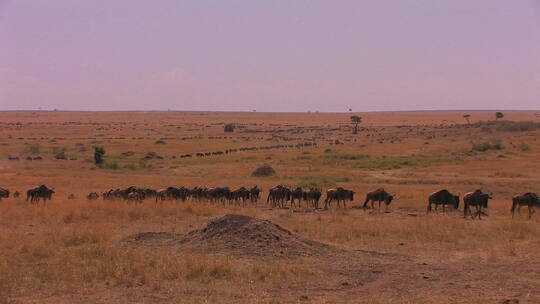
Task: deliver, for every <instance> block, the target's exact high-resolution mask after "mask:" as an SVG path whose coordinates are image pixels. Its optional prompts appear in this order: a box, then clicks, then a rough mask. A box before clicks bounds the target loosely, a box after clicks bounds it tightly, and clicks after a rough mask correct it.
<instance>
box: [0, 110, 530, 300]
mask: <svg viewBox="0 0 540 304" xmlns="http://www.w3.org/2000/svg"><path fill="white" fill-rule="evenodd" d="M506 114H507V117H508V118H509V119H515V120H521V121H527V120H533V119H534V116H533V114H532V113H528V112H516V113H512V112H509V113H506ZM482 115H484V114H482V113H478V114H476V115H474V116H475V117H478V119H482V117H483V116H482ZM461 116H462V115H460V114H459V113H457V114H456V113H452V112H448V113H400V114H396V113H379V114H366V115H365V117H364V121H365V125H366V126H368V127H369V128H372V131H368V132H364V133H362V134H360V135H358V136H353V135H352V134H350V126H349V125H348V124H347V121H348V118H347V115H339V114H335V115H329V114H328V115H323V114H295V115H293V114H283V115H270V114H216V113H191V114H188V113H147V114H142V113H132V114H125V113H102V114H89V113H71V114H70V116H66V115H65V114H63V113H35V114H33V113H30V112H21V113H17V112H14V113H0V118H1V121H3V123H2V124H1V125H0V127H1V129H0V131H1V133H0V144H1V145H0V156H1V157H2V160H0V170H1V172H2V177H3V179H2V181H1V182H2V184H1V185H0V187H7V188H9V189H11V190H12V191H14V190H19V191H20V192H24V190H25V189H27V188H29V187H32V186H35V185H36V184H41V183H45V184H47V185H51V186H53V187H55V188H56V190H57V194H56V198H55V199H54V200H53V201H52V202H50V203H48V204H47V205H46V206H31V205H28V204H27V203H25V202H24V198H19V199H13V198H9V199H7V200H4V201H2V202H1V203H0V231H1V233H0V274H1V275H0V303H2V302H5V303H27V302H40V303H44V302H51V303H59V302H65V303H71V302H78V303H82V302H84V303H104V302H118V303H125V302H167V303H168V302H189V303H192V302H193V303H199V302H200V303H203V302H227V303H238V302H245V303H252V302H261V303H282V302H297V301H301V302H308V303H345V302H351V303H357V302H361V303H446V302H448V299H452V301H451V302H454V303H482V301H483V300H485V299H486V298H489V299H490V300H493V301H499V302H500V301H502V300H504V299H506V298H519V299H520V300H521V302H520V303H534V301H537V300H539V299H538V295H536V297H535V296H534V292H535V291H538V286H540V281H539V279H538V277H537V276H535V274H534V273H535V272H536V273H537V271H535V270H534V269H531V267H532V268H534V267H538V266H539V263H538V262H536V261H538V260H539V258H540V256H539V254H538V252H540V241H539V240H540V220H539V217H538V216H539V214H538V213H537V214H535V215H534V216H535V217H534V218H533V219H532V220H526V218H525V214H526V212H523V213H524V214H523V215H522V216H519V217H518V218H516V219H515V220H512V219H511V218H510V216H509V208H510V201H509V198H510V197H511V196H512V195H514V194H516V193H521V192H526V191H536V192H538V191H539V190H538V189H537V185H538V184H539V181H540V171H539V170H538V168H539V167H540V161H539V159H540V158H539V156H540V155H539V153H538V151H540V149H539V148H540V142H538V140H537V139H538V138H539V137H538V136H539V135H540V133H538V132H539V131H534V130H532V131H531V130H527V131H523V132H520V131H516V132H513V133H512V138H506V137H505V136H504V132H505V131H504V130H502V131H499V130H497V129H496V128H494V129H493V130H492V131H491V132H490V133H489V134H488V135H489V137H484V136H485V134H484V133H485V132H484V131H482V130H481V128H480V127H478V128H475V127H471V126H451V124H452V123H451V121H453V120H455V121H457V122H458V123H461V121H460V117H461ZM485 116H486V117H490V116H492V113H486V114H485ZM512 116H514V117H512ZM67 121H72V122H73V121H76V122H78V123H77V124H69V125H67V124H65V123H66V122H67ZM17 122H20V123H21V124H20V125H17V124H15V123H17ZM113 122H114V123H113ZM229 122H234V123H235V124H236V125H237V126H238V128H237V130H236V131H235V132H234V133H227V134H225V133H224V132H223V126H224V123H229ZM30 123H32V124H30ZM408 124H411V125H412V124H414V125H420V126H418V127H414V128H410V127H399V128H398V127H395V126H398V125H408ZM439 124H442V126H439ZM392 126H394V127H392ZM297 127H304V128H305V129H304V130H303V131H302V129H296V131H295V128H297ZM308 127H325V128H327V127H328V129H327V130H326V129H325V130H320V131H306V129H307V128H308ZM245 129H253V130H259V131H261V132H259V133H246V132H242V130H245ZM275 130H283V131H280V132H276V131H275ZM298 130H300V131H298ZM275 135H279V136H286V137H290V138H296V139H295V140H285V139H276V137H275ZM368 135H369V136H368ZM182 137H185V138H191V139H182ZM210 137H212V138H210ZM215 137H224V138H218V139H215ZM225 137H226V138H225ZM313 137H315V138H318V139H316V141H317V142H318V144H319V145H318V147H316V148H303V149H296V148H294V149H287V150H283V149H277V150H263V151H251V152H239V153H235V154H230V155H225V156H211V157H205V158H197V157H193V158H190V159H180V158H178V156H179V155H181V154H184V153H195V152H204V151H222V150H225V149H229V148H240V147H251V146H263V145H271V144H280V143H296V142H302V141H306V140H309V139H310V138H313ZM395 138H399V142H398V141H394V140H395ZM426 138H429V139H426ZM489 138H500V139H501V140H502V141H503V142H504V149H502V150H500V151H486V152H482V153H480V154H474V153H470V147H471V142H472V141H475V140H476V139H478V140H479V141H484V140H488V139H489ZM327 139H339V140H340V141H342V142H344V143H345V144H344V145H330V144H329V142H328V141H327ZM158 140H161V141H164V142H166V144H158V145H156V144H155V143H156V141H158ZM380 140H383V142H382V143H380ZM392 141H394V142H392ZM426 141H429V144H426V143H425V142H426ZM518 143H526V144H527V145H528V146H529V147H530V149H527V150H526V151H524V150H523V149H520V148H519V144H518ZM96 144H99V145H102V146H104V147H105V148H106V150H107V154H106V155H105V159H106V160H107V161H108V162H110V163H113V162H115V163H116V164H117V166H115V168H108V169H107V168H95V166H93V164H92V163H91V159H92V149H91V147H92V146H93V145H96ZM514 146H515V147H514ZM82 147H85V148H84V149H83V148H82ZM329 148H330V149H331V151H330V152H325V150H326V149H329ZM58 151H65V154H66V156H67V158H68V159H69V158H76V160H56V159H54V154H55V152H58ZM127 151H133V155H131V154H129V153H128V154H126V155H127V156H126V155H123V154H122V153H123V152H127ZM151 151H152V152H156V153H157V154H158V155H162V156H164V159H162V160H149V161H143V160H141V158H142V157H143V156H144V155H146V153H148V152H151ZM8 155H17V156H20V158H21V160H20V161H8V160H7V156H8ZM27 155H40V156H42V157H43V158H44V160H42V161H26V160H24V158H25V157H26V156H27ZM501 155H502V156H501ZM172 156H176V158H172ZM262 163H268V164H269V165H271V166H272V167H273V168H275V169H276V172H277V175H276V176H272V177H251V176H250V175H251V173H252V171H253V170H254V169H255V168H256V167H257V166H259V165H260V164H262ZM277 183H284V184H287V185H290V186H296V185H299V186H304V187H310V186H317V187H321V188H325V187H333V186H338V185H339V186H343V187H348V188H352V189H354V190H355V191H356V192H357V193H358V195H357V198H356V202H355V203H354V205H360V204H361V203H362V201H363V193H365V192H367V191H368V190H373V189H374V188H376V187H381V186H382V187H385V188H386V189H388V190H389V191H390V192H392V193H397V194H398V197H397V199H396V201H395V202H394V203H393V204H392V205H391V209H390V210H391V212H389V213H384V212H383V211H382V210H381V211H363V210H360V209H355V208H350V207H351V206H352V205H349V206H348V207H349V208H347V209H345V210H344V209H332V210H330V211H326V212H310V210H308V209H299V210H296V212H292V211H291V210H269V209H268V208H267V207H266V206H265V205H264V204H262V203H261V204H259V205H258V206H250V207H238V206H221V205H217V204H209V203H196V202H187V203H174V202H165V203H164V204H162V205H155V203H154V202H152V201H147V202H145V203H143V204H141V205H139V204H130V205H127V204H125V203H122V202H103V201H101V200H99V201H94V202H89V201H86V200H85V199H82V198H83V197H84V196H85V195H86V194H87V193H88V192H90V191H102V190H105V189H108V188H111V187H112V188H117V187H125V186H129V185H140V186H148V187H154V188H162V187H164V186H167V185H176V186H180V185H185V186H196V185H205V186H213V185H227V186H230V187H232V188H234V187H237V186H253V185H259V186H260V187H262V188H263V190H264V193H263V194H264V195H266V190H267V189H268V188H270V187H271V186H274V185H275V184H277ZM441 188H448V189H449V190H451V191H453V192H456V193H460V194H464V193H465V192H467V191H471V190H473V189H475V188H482V189H484V190H485V191H487V192H489V193H493V196H494V197H495V199H494V200H493V201H492V202H490V208H489V209H490V210H489V213H490V216H489V218H488V219H486V220H483V221H472V220H469V219H467V220H464V219H462V214H461V213H459V212H454V213H449V214H429V215H426V213H425V208H426V203H427V202H426V197H427V195H429V193H431V192H433V191H435V190H437V189H441ZM70 193H75V194H76V195H77V196H78V197H79V198H81V199H77V200H67V199H66V197H67V195H68V194H70ZM229 213H239V214H246V215H251V216H256V217H259V218H263V219H268V220H271V221H273V222H275V223H277V224H279V225H281V226H283V227H285V228H287V229H289V230H291V231H293V232H296V233H298V234H300V235H302V236H305V237H307V238H310V239H313V240H317V241H320V242H324V243H327V244H330V245H334V246H336V247H338V248H342V249H346V250H350V251H351V252H355V251H358V250H362V251H363V252H364V251H365V252H378V253H381V254H391V255H399V256H400V257H407V260H403V261H402V260H400V259H401V258H397V257H396V258H383V257H382V256H381V257H380V258H379V257H372V258H369V259H368V257H366V262H365V263H367V264H365V265H364V266H362V267H364V268H365V269H369V271H368V272H369V275H368V274H359V273H355V274H350V273H347V271H346V269H347V268H348V266H347V262H349V263H351V265H355V264H357V263H361V262H357V261H356V260H354V261H353V260H351V261H346V260H342V259H341V258H340V257H337V256H336V257H332V258H329V259H328V260H324V261H317V260H316V259H315V258H295V259H292V260H283V259H268V258H264V259H261V258H254V257H238V256H231V255H225V254H219V253H217V254H216V253H214V254H210V253H204V254H201V253H194V252H187V251H179V250H176V249H175V248H169V247H136V246H135V247H134V246H127V245H125V244H124V243H122V239H123V238H125V237H126V236H129V235H132V234H134V233H138V232H145V231H165V232H174V233H178V234H185V233H187V232H189V231H191V230H193V229H196V228H199V227H202V226H203V225H204V224H206V223H207V222H208V221H209V220H210V219H212V218H215V217H218V216H221V215H224V214H229ZM530 261H533V262H532V263H529V262H530ZM422 263H426V264H429V265H432V264H433V265H434V266H433V269H432V270H431V271H433V272H435V271H436V269H438V268H441V269H445V270H444V271H443V272H442V273H443V274H441V275H440V278H439V280H438V281H437V284H447V282H453V284H461V285H460V287H459V288H460V289H461V290H462V294H461V295H460V293H459V292H458V290H455V291H454V290H453V289H455V288H458V287H454V288H451V289H452V290H447V291H445V292H443V293H442V295H434V294H433V293H431V292H430V291H429V290H430V288H432V284H435V283H434V282H432V283H424V282H422V280H420V281H418V282H416V279H415V277H414V278H409V277H407V275H406V274H407V273H412V272H414V270H415V269H416V268H414V267H413V266H414V265H416V264H422ZM528 263H529V266H526V265H527V264H528ZM385 265H388V266H385ZM351 267H352V266H351ZM372 267H374V268H372ZM377 267H382V269H384V272H383V273H384V274H385V275H386V274H387V275H396V277H386V276H383V277H382V278H380V279H375V278H372V277H371V276H373V274H372V271H374V272H373V273H378V272H376V271H379V270H378V268H377ZM385 267H388V268H385ZM359 269H362V268H359ZM392 269H397V270H398V273H396V274H392V273H393V272H392ZM474 273H478V274H477V276H485V279H484V280H482V279H479V277H476V278H473V276H474ZM399 275H402V276H403V281H402V280H400V279H399V278H400V276H399ZM429 276H432V274H430V275H429ZM458 277H459V279H458ZM510 277H511V278H513V280H514V282H516V283H515V284H516V285H520V286H521V285H523V286H521V287H520V286H512V288H510V287H508V289H505V288H502V289H500V290H497V291H493V295H490V296H489V297H488V296H487V295H485V294H482V293H474V292H473V291H472V290H471V291H467V287H463V286H466V285H471V286H473V288H472V289H474V288H491V287H493V285H495V286H496V284H503V282H504V281H505V280H507V279H508V278H510ZM488 278H489V280H488ZM396 280H397V281H396ZM344 281H346V282H348V283H347V284H348V285H342V283H343V282H344ZM232 282H233V283H234V285H231V284H232ZM408 282H415V284H416V285H415V287H412V286H409V285H407V284H409V283H408ZM349 283H350V284H351V285H349ZM518 283H519V284H518ZM355 284H356V285H355ZM352 286H354V288H353V287H352ZM437 286H439V285H437ZM441 286H446V285H441ZM441 288H442V287H441ZM463 288H465V289H463ZM400 290H401V291H400ZM407 290H409V291H407ZM410 290H416V291H414V292H413V291H410ZM445 290H446V289H445ZM516 290H519V292H516ZM405 291H407V292H405ZM527 292H529V293H531V292H532V295H531V294H529V295H528V294H527ZM443 295H444V296H443ZM359 297H361V300H359Z"/></svg>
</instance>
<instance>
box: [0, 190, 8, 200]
mask: <svg viewBox="0 0 540 304" xmlns="http://www.w3.org/2000/svg"><path fill="white" fill-rule="evenodd" d="M8 197H9V190H8V189H4V188H0V201H1V200H2V198H8Z"/></svg>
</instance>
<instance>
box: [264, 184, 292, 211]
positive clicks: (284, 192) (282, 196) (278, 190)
mask: <svg viewBox="0 0 540 304" xmlns="http://www.w3.org/2000/svg"><path fill="white" fill-rule="evenodd" d="M290 199H291V190H290V189H289V188H287V187H285V186H283V185H277V186H275V187H273V188H271V189H270V190H268V198H267V199H266V202H267V203H271V204H272V207H273V208H274V207H276V206H279V207H280V208H284V207H285V205H286V204H287V202H288V201H289V200H290Z"/></svg>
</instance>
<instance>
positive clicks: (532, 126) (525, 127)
mask: <svg viewBox="0 0 540 304" xmlns="http://www.w3.org/2000/svg"><path fill="white" fill-rule="evenodd" d="M474 126H475V127H478V128H481V129H482V130H483V131H485V130H487V129H495V130H496V131H506V132H523V131H535V130H537V129H539V128H540V123H537V122H533V121H509V120H499V121H488V122H485V121H480V122H477V123H475V124H474Z"/></svg>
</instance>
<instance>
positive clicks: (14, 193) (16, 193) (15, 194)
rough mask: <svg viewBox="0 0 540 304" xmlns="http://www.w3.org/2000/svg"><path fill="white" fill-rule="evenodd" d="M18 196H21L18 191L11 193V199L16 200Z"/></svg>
mask: <svg viewBox="0 0 540 304" xmlns="http://www.w3.org/2000/svg"><path fill="white" fill-rule="evenodd" d="M20 195H21V193H20V192H19V191H15V192H13V197H14V198H18V197H19V196H20Z"/></svg>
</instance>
